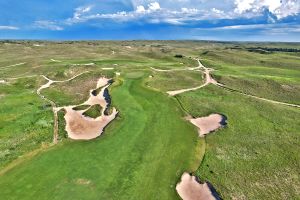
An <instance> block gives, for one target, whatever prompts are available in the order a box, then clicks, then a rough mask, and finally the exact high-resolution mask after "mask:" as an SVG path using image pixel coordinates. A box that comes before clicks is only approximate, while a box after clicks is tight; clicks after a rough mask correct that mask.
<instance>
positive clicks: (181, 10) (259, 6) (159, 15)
mask: <svg viewBox="0 0 300 200" xmlns="http://www.w3.org/2000/svg"><path fill="white" fill-rule="evenodd" d="M160 2H161V3H160ZM172 2H173V4H180V5H183V4H186V5H187V7H184V6H181V7H178V6H177V5H176V6H172V4H171V3H172ZM195 2H198V3H195ZM195 2H194V3H193V1H191V0H174V1H171V0H166V1H161V0H157V1H155V2H152V1H151V0H136V1H135V3H134V4H133V5H135V10H132V11H119V12H115V13H100V12H98V13H97V10H96V8H95V7H93V6H83V7H79V8H76V9H75V11H74V13H73V17H71V18H68V19H66V20H64V22H63V23H61V24H64V25H72V24H75V23H83V22H86V21H89V20H101V19H102V20H103V21H105V20H114V21H117V22H128V21H139V22H142V23H143V22H148V23H168V24H174V25H180V24H188V23H190V22H195V21H200V20H216V19H237V18H254V17H257V16H261V15H262V14H264V12H263V11H264V10H265V9H268V10H269V11H270V12H271V13H273V15H274V16H276V17H274V16H273V15H269V17H268V19H266V20H267V21H268V22H269V23H276V21H277V20H278V19H281V18H284V17H287V16H290V15H295V14H297V13H299V11H300V0H226V3H224V6H221V5H220V3H219V2H215V3H213V4H212V5H213V6H212V7H207V5H206V4H209V3H212V2H214V0H210V1H209V0H195ZM225 4H226V5H225ZM228 4H231V5H232V6H231V8H230V9H229V10H228V9H226V8H228ZM161 5H164V6H161ZM202 5H203V7H201V6H202ZM223 7H224V10H223ZM92 8H93V12H90V11H91V10H92ZM50 25H51V26H53V29H55V27H54V26H55V25H56V24H55V23H54V24H50ZM56 26H57V25H56ZM57 28H58V29H59V27H57Z"/></svg>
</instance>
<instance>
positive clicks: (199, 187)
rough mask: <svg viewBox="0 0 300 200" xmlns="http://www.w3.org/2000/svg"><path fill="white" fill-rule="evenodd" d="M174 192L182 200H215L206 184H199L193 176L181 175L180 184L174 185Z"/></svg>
mask: <svg viewBox="0 0 300 200" xmlns="http://www.w3.org/2000/svg"><path fill="white" fill-rule="evenodd" d="M176 191H177V193H178V194H179V196H180V197H181V198H182V199H183V200H215V199H216V198H215V197H214V196H213V194H212V192H211V191H210V189H209V187H208V185H207V183H204V184H200V183H198V182H197V180H196V177H195V176H190V175H189V174H188V173H186V172H185V173H183V175H182V176H181V182H179V183H178V184H177V185H176Z"/></svg>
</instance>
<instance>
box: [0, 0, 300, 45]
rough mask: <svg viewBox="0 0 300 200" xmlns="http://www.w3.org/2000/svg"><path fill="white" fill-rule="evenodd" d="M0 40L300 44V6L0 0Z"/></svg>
mask: <svg viewBox="0 0 300 200" xmlns="http://www.w3.org/2000/svg"><path fill="white" fill-rule="evenodd" d="M0 39H48V40H85V39H89V40H94V39H99V40H101V39H105V40H127V39H129V40H131V39H148V40H152V39H153V40H154V39H162V40H166V39H171V40H173V39H192V40H236V41H293V42H295V41H297V42H300V0H223V1H220V0H153V1H149V0H85V1H83V0H63V1H62V0H51V1H50V0H26V1H20V0H0Z"/></svg>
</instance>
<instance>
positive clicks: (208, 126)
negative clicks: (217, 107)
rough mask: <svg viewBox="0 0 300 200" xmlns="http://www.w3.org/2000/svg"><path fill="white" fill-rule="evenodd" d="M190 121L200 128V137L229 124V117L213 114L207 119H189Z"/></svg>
mask: <svg viewBox="0 0 300 200" xmlns="http://www.w3.org/2000/svg"><path fill="white" fill-rule="evenodd" d="M188 120H189V121H190V122H191V123H192V124H194V125H195V126H197V127H198V128H199V136H200V137H203V136H205V135H206V134H208V133H210V132H212V131H215V130H217V129H219V128H221V127H223V126H225V125H226V124H227V122H226V120H227V117H226V116H224V115H220V114H211V115H209V116H207V117H200V118H188Z"/></svg>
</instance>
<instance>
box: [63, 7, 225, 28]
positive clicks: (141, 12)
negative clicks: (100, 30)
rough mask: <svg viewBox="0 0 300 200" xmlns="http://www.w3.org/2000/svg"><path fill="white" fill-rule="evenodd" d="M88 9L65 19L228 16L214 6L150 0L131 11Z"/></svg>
mask: <svg viewBox="0 0 300 200" xmlns="http://www.w3.org/2000/svg"><path fill="white" fill-rule="evenodd" d="M89 10H90V9H86V12H82V11H83V8H82V7H81V8H80V9H78V8H77V9H76V10H75V13H74V15H73V18H69V19H67V20H66V23H67V24H69V25H71V24H74V23H80V22H85V21H88V20H92V19H111V20H115V21H119V22H124V21H131V20H132V21H133V20H141V21H146V22H149V23H168V24H174V25H180V24H185V23H186V22H187V21H193V20H201V19H211V18H214V19H215V18H230V16H229V15H228V14H226V13H224V11H221V10H218V9H216V8H214V9H212V10H198V9H196V8H181V9H180V10H173V9H168V8H162V7H161V6H160V4H159V3H158V2H151V3H149V4H148V5H147V6H143V5H138V6H136V9H135V10H133V11H129V12H126V11H121V12H116V13H108V14H102V13H97V14H88V11H89Z"/></svg>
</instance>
